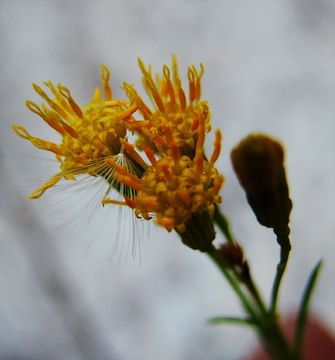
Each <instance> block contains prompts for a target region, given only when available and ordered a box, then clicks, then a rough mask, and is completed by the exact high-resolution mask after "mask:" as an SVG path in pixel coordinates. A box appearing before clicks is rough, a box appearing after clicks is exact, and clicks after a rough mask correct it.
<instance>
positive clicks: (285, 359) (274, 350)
mask: <svg viewBox="0 0 335 360" xmlns="http://www.w3.org/2000/svg"><path fill="white" fill-rule="evenodd" d="M207 254H208V256H209V257H210V258H211V259H212V261H213V262H214V263H215V264H216V266H217V267H218V268H219V270H220V271H221V273H222V274H223V275H224V276H225V278H226V279H227V281H228V282H229V284H230V285H231V286H232V288H233V290H234V291H235V293H236V294H237V296H238V297H239V299H240V301H241V304H242V306H243V308H244V310H245V311H246V313H247V314H248V316H249V317H250V321H251V322H252V323H253V324H254V325H255V329H256V331H257V332H258V335H259V337H260V338H261V340H262V343H263V345H264V347H265V348H266V350H267V351H268V353H269V354H270V355H271V357H272V359H275V360H296V359H298V358H296V357H294V355H293V354H292V353H291V351H290V348H289V345H288V343H287V341H286V339H285V337H284V335H283V333H282V331H281V329H280V327H279V325H278V321H277V318H276V316H274V315H272V314H271V313H268V312H267V311H266V308H265V306H264V303H263V300H262V299H261V297H260V295H259V294H258V291H257V290H256V291H255V289H254V288H253V285H254V284H253V282H251V283H250V282H249V289H248V290H249V292H250V293H251V294H252V295H254V297H256V298H258V299H259V303H258V301H257V305H258V306H259V307H260V308H261V310H262V311H261V314H259V313H258V312H257V311H256V310H255V309H254V306H253V305H252V304H251V303H250V300H249V299H248V297H247V296H246V295H245V294H244V292H243V290H242V289H241V287H240V286H239V284H238V281H237V280H236V279H235V277H234V275H233V274H232V273H231V272H230V270H228V264H226V262H225V260H224V258H223V257H222V255H221V254H220V253H219V252H218V250H216V249H214V248H213V250H211V251H210V252H208V253H207ZM240 323H242V321H240Z"/></svg>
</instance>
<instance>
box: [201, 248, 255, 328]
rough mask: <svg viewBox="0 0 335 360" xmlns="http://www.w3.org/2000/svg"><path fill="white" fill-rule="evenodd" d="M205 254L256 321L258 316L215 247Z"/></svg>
mask: <svg viewBox="0 0 335 360" xmlns="http://www.w3.org/2000/svg"><path fill="white" fill-rule="evenodd" d="M207 255H208V256H209V257H210V258H211V259H212V261H213V262H214V263H215V264H216V265H217V267H218V268H219V270H220V271H221V272H222V274H223V275H224V276H225V278H226V279H227V281H228V282H229V284H230V285H231V286H232V288H233V290H234V291H235V293H236V294H237V296H238V297H239V299H240V301H241V303H242V306H243V308H244V309H245V311H246V312H247V313H248V314H249V315H250V317H251V319H252V320H253V321H255V322H257V321H258V316H257V313H256V311H255V310H254V308H253V307H252V305H251V304H250V302H249V299H248V298H247V297H246V295H245V294H244V293H243V291H242V290H241V288H240V286H239V284H238V282H237V281H236V280H235V278H234V276H233V275H232V274H231V273H230V271H229V270H228V267H227V265H226V264H225V261H224V259H223V258H222V256H221V255H220V253H219V252H218V251H217V250H216V249H213V250H212V251H210V252H208V253H207Z"/></svg>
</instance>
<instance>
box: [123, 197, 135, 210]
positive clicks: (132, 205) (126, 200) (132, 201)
mask: <svg viewBox="0 0 335 360" xmlns="http://www.w3.org/2000/svg"><path fill="white" fill-rule="evenodd" d="M124 200H125V202H126V204H127V205H128V206H129V207H130V208H131V209H135V208H136V202H135V200H132V199H130V198H129V197H128V196H126V195H124Z"/></svg>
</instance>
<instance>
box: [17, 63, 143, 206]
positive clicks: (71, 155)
mask: <svg viewBox="0 0 335 360" xmlns="http://www.w3.org/2000/svg"><path fill="white" fill-rule="evenodd" d="M101 78H102V83H103V92H104V99H101V90H100V88H97V89H96V90H95V92H94V94H93V98H92V102H91V103H90V104H88V105H86V106H83V107H79V105H78V104H77V103H76V102H75V100H74V99H73V98H72V96H71V93H70V91H69V89H68V88H67V87H65V86H63V85H61V84H59V85H58V86H57V87H55V86H54V85H53V84H52V83H51V82H50V81H48V82H46V83H45V85H46V86H47V87H48V88H49V90H50V92H51V93H52V97H50V96H48V95H47V93H46V92H45V91H44V90H43V89H42V88H41V87H39V86H38V85H36V84H33V88H34V90H35V91H36V92H37V93H38V94H39V95H40V96H41V97H42V98H43V99H44V100H45V102H46V103H47V105H48V106H46V105H45V104H42V105H41V106H38V105H37V104H35V103H34V102H32V101H27V102H26V104H27V107H28V109H29V110H31V111H32V112H34V113H35V114H37V115H38V116H40V117H41V118H42V119H43V120H44V121H45V122H46V123H47V124H48V125H49V126H51V127H52V128H53V129H54V130H55V131H57V132H58V133H59V135H60V136H61V142H60V143H59V144H55V143H53V142H50V141H47V140H42V139H39V138H36V137H33V136H31V135H30V134H29V132H28V131H27V130H26V129H25V128H24V127H22V126H20V125H13V130H14V131H15V133H16V134H17V135H18V136H20V137H22V138H24V139H27V140H29V141H30V142H31V143H32V144H33V145H35V146H36V147H38V148H39V149H42V150H48V151H51V152H53V153H54V154H55V155H56V159H57V160H58V161H59V162H60V169H61V171H60V172H59V173H57V174H56V175H55V176H53V177H52V178H51V179H50V180H49V181H48V182H46V183H45V184H43V185H42V186H41V187H40V188H39V189H37V190H36V191H34V192H33V193H32V194H31V195H30V198H31V199H37V198H39V197H40V196H41V195H42V194H43V193H44V192H45V191H46V190H47V189H48V188H50V187H52V186H53V185H55V184H56V183H57V182H58V181H59V180H60V179H62V178H65V179H67V180H74V179H75V178H76V176H77V175H80V174H88V175H91V176H102V177H104V178H105V179H106V180H107V181H108V183H109V184H110V185H109V188H108V191H107V193H106V196H107V194H108V192H109V191H110V190H111V188H116V189H117V190H119V191H120V190H122V191H121V192H122V193H124V194H126V195H127V196H129V197H130V198H132V197H133V196H134V193H133V191H130V190H129V189H128V188H124V187H123V186H122V189H120V184H119V183H118V182H116V180H115V178H114V176H113V173H114V168H112V167H110V166H109V165H108V162H107V159H110V158H111V159H113V161H114V162H116V163H118V164H121V165H122V166H125V168H127V169H128V170H129V171H130V172H134V173H136V174H138V175H141V173H142V172H143V170H144V168H143V167H145V164H138V163H137V161H136V159H134V158H132V155H131V154H132V152H133V150H132V148H131V146H129V144H128V143H127V140H126V134H127V129H126V124H127V121H130V122H131V121H134V120H131V115H132V114H133V112H135V111H136V110H137V107H136V105H134V104H133V105H130V104H129V101H128V100H113V99H112V89H111V87H110V85H109V79H110V72H109V70H108V69H107V67H106V66H102V68H101ZM125 149H128V150H125ZM127 151H130V154H127V156H126V155H125V152H127ZM129 191H130V192H129Z"/></svg>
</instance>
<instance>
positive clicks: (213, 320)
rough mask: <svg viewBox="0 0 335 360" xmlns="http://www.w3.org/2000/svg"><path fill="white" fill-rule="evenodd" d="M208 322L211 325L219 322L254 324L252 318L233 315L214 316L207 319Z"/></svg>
mask: <svg viewBox="0 0 335 360" xmlns="http://www.w3.org/2000/svg"><path fill="white" fill-rule="evenodd" d="M208 323H209V324H211V325H219V324H237V325H247V326H255V325H256V324H255V322H254V321H253V320H252V319H248V318H246V319H242V318H238V317H234V316H216V317H213V318H211V319H209V320H208Z"/></svg>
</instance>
